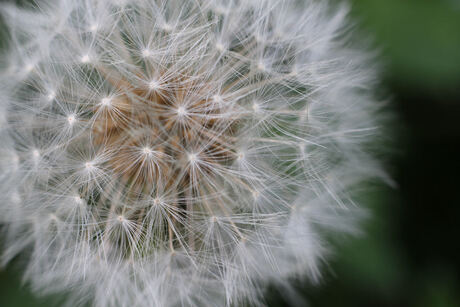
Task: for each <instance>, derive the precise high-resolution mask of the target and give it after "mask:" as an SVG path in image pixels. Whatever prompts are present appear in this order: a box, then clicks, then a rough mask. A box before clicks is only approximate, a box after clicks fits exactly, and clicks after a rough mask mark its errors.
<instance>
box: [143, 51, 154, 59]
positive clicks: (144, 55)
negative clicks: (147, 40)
mask: <svg viewBox="0 0 460 307" xmlns="http://www.w3.org/2000/svg"><path fill="white" fill-rule="evenodd" d="M141 54H142V57H143V58H147V57H149V56H151V55H152V53H151V52H150V50H148V49H143V50H142V53H141Z"/></svg>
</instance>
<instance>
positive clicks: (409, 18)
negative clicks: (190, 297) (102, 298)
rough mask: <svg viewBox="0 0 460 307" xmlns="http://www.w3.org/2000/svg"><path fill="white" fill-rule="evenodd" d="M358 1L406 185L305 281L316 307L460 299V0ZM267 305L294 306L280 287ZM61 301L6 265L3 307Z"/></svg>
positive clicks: (395, 160)
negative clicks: (313, 281) (320, 276)
mask: <svg viewBox="0 0 460 307" xmlns="http://www.w3.org/2000/svg"><path fill="white" fill-rule="evenodd" d="M338 2H340V1H338ZM351 2H352V4H353V5H352V15H353V16H354V17H355V18H356V19H357V20H358V21H359V28H361V29H363V31H364V32H365V33H366V32H367V33H369V34H370V35H371V36H372V37H373V38H374V45H375V47H376V48H377V49H378V50H380V53H381V57H380V58H381V61H382V63H384V75H383V85H382V88H383V89H384V92H386V93H389V95H390V98H391V100H392V102H391V108H393V109H394V110H395V112H396V113H397V115H398V118H397V121H396V123H395V127H391V129H393V131H396V132H395V136H396V140H395V141H394V144H396V146H394V147H395V150H393V152H392V156H391V158H390V159H388V160H387V162H386V165H387V169H388V170H389V172H390V174H391V176H392V177H393V178H394V179H395V181H396V182H397V185H398V187H397V188H390V187H385V186H377V187H376V186H373V187H372V188H371V189H369V193H367V195H366V199H365V201H367V202H368V203H369V206H370V208H371V210H372V214H373V215H372V217H371V218H370V219H368V220H367V221H365V222H364V224H363V227H364V229H365V235H363V236H362V237H359V238H347V240H345V243H344V242H340V243H339V244H337V248H336V250H335V256H334V257H333V258H332V260H331V261H330V262H329V263H328V265H327V266H326V267H325V268H324V269H325V270H324V271H325V278H324V280H323V282H322V284H321V285H319V286H312V285H309V284H308V283H307V282H305V281H301V282H299V283H298V289H297V290H298V291H299V293H300V294H301V295H302V296H304V297H305V300H306V303H305V305H306V306H312V307H316V306H375V307H379V306H385V307H386V306H388V307H390V306H391V307H394V306H421V307H444V306H445V307H454V306H460V266H459V260H460V253H459V251H458V249H460V248H459V242H460V240H459V238H460V231H459V226H458V224H459V223H460V219H459V217H460V214H459V213H460V199H459V198H460V197H459V194H458V193H459V188H458V186H457V184H460V180H458V176H459V175H458V174H459V172H458V171H459V170H460V124H459V122H460V0H353V1H351ZM2 45H3V44H2ZM340 241H344V240H341V238H340ZM307 302H308V305H307ZM267 304H268V306H291V305H290V303H289V302H288V301H286V300H284V299H283V295H282V293H280V292H279V291H277V290H276V289H272V290H270V291H269V293H268V295H267ZM59 305H60V304H59V302H58V301H56V298H50V297H47V298H35V297H34V296H33V295H32V294H31V293H30V291H29V290H28V289H27V287H24V286H21V282H20V275H19V274H18V272H17V271H16V270H15V269H14V268H8V269H6V270H3V271H2V270H0V306H2V307H16V306H31V307H35V306H59ZM292 306H294V305H292ZM297 306H299V305H298V304H297Z"/></svg>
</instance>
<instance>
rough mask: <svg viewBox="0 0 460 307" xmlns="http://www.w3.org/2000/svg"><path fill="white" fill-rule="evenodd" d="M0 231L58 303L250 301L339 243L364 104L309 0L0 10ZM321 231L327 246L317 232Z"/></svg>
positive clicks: (359, 64)
mask: <svg viewBox="0 0 460 307" xmlns="http://www.w3.org/2000/svg"><path fill="white" fill-rule="evenodd" d="M0 12H1V16H2V18H3V21H4V22H5V24H6V25H7V29H8V31H7V34H8V35H7V39H6V41H7V43H6V45H7V48H5V50H4V51H3V53H2V55H1V72H0V93H1V100H0V142H1V147H0V219H1V220H0V221H1V224H2V237H3V239H2V240H3V247H2V255H1V261H2V264H3V265H6V264H7V263H8V262H9V261H10V260H11V259H13V258H16V257H17V256H20V257H21V259H24V263H25V268H24V278H25V280H26V281H27V282H28V283H29V284H30V285H31V286H32V288H33V289H34V290H35V291H36V292H38V293H55V292H66V293H69V295H68V304H69V306H78V305H84V304H88V303H89V304H91V305H92V306H101V307H105V306H114V307H115V306H165V307H169V306H238V305H242V304H250V305H254V306H258V305H264V301H263V295H264V291H265V289H266V287H267V286H268V285H269V284H274V285H277V284H278V285H283V287H288V285H289V284H290V280H291V279H292V278H296V277H302V278H309V279H310V280H312V281H317V280H318V279H319V278H320V277H321V273H320V272H321V264H322V263H323V261H324V259H325V257H326V256H327V253H328V251H329V250H330V248H329V244H328V239H327V238H329V237H330V236H329V234H331V233H334V232H335V233H338V234H343V233H353V232H356V231H357V229H356V228H355V225H354V224H355V222H354V221H355V220H356V219H357V218H359V216H361V215H362V213H361V212H362V211H361V210H360V209H359V208H360V204H358V203H356V202H355V201H354V199H353V193H352V190H353V189H354V188H355V187H356V186H357V184H359V183H362V182H363V181H365V180H368V179H370V178H372V177H379V176H381V175H380V174H381V171H380V169H379V167H378V163H376V162H375V160H374V159H373V158H372V156H371V155H370V154H369V152H368V151H367V150H366V144H369V141H370V140H373V139H375V135H376V127H377V120H378V117H377V111H378V110H379V109H380V103H378V102H377V101H376V100H375V99H374V98H372V97H373V96H372V92H373V88H374V87H375V85H374V84H375V80H374V79H375V72H374V69H373V68H372V67H373V65H372V64H373V63H372V56H370V55H369V54H368V53H366V52H365V51H363V50H361V48H358V47H353V46H354V44H351V43H350V40H349V37H348V36H349V35H348V34H349V33H350V27H349V25H348V22H347V20H346V16H347V9H346V8H345V7H343V6H339V7H331V6H330V5H329V4H328V3H327V2H326V1H313V0H306V1H288V0H286V1H274V0H273V1H272V0H257V1H255V0H254V1H252V0H250V1H242V0H241V1H237V0H234V1H218V0H187V1H179V0H171V1H167V0H124V1H122V0H118V1H115V0H91V1H90V0H43V1H39V0H37V1H36V3H35V4H33V5H29V6H15V5H11V4H10V5H8V4H2V5H1V9H0ZM326 234H327V235H326Z"/></svg>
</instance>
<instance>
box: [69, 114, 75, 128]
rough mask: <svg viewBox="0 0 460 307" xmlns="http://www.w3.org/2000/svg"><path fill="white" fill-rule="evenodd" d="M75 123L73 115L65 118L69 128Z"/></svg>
mask: <svg viewBox="0 0 460 307" xmlns="http://www.w3.org/2000/svg"><path fill="white" fill-rule="evenodd" d="M75 121H76V118H75V115H69V116H68V117H67V122H68V123H69V125H70V126H72V125H73V124H74V123H75Z"/></svg>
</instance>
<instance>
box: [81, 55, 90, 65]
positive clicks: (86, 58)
mask: <svg viewBox="0 0 460 307" xmlns="http://www.w3.org/2000/svg"><path fill="white" fill-rule="evenodd" d="M90 60H91V59H90V57H89V55H87V54H85V55H84V56H82V57H81V58H80V62H82V63H85V64H86V63H89V62H90Z"/></svg>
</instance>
